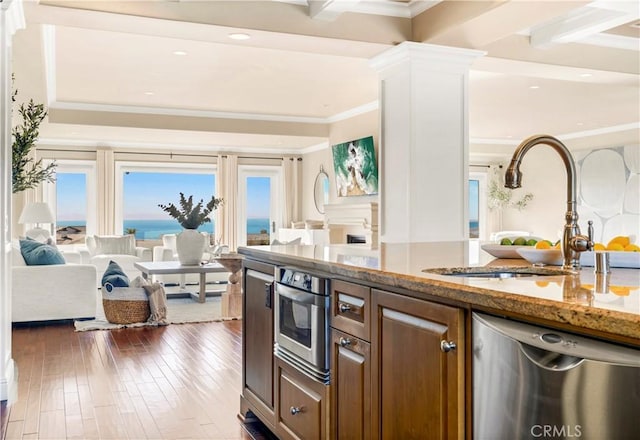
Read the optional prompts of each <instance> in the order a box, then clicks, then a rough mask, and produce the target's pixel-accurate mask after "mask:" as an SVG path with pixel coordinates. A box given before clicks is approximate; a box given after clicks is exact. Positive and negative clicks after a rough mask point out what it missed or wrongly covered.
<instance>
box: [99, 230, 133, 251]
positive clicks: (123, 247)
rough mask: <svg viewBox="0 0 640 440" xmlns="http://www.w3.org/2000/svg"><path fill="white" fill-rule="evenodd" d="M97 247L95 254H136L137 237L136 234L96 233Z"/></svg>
mask: <svg viewBox="0 0 640 440" xmlns="http://www.w3.org/2000/svg"><path fill="white" fill-rule="evenodd" d="M94 240H95V243H96V249H95V252H94V255H135V254H136V238H135V236H134V235H132V234H131V235H123V236H105V235H94Z"/></svg>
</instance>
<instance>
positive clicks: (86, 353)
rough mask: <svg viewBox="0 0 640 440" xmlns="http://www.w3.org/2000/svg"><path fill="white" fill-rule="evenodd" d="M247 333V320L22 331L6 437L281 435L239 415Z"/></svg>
mask: <svg viewBox="0 0 640 440" xmlns="http://www.w3.org/2000/svg"><path fill="white" fill-rule="evenodd" d="M241 330H242V321H226V322H214V323H205V324H183V325H170V326H167V327H160V328H148V327H147V328H134V329H122V330H112V331H88V332H75V331H74V328H73V324H70V323H67V324H59V325H46V326H30V327H18V328H14V329H13V347H12V350H13V359H14V360H15V362H16V364H17V368H18V390H17V400H16V401H15V402H9V405H8V407H7V408H4V407H3V408H2V419H5V421H6V426H5V423H2V425H0V426H3V427H4V431H5V432H4V433H3V434H4V438H5V439H7V440H9V439H51V440H57V439H117V440H121V439H212V440H213V439H269V438H272V437H271V435H270V434H269V432H268V431H266V430H265V429H264V427H263V426H262V425H261V424H260V423H259V422H258V423H252V424H248V425H244V424H242V423H241V422H240V421H239V419H238V418H237V414H238V409H239V395H240V390H241V380H242V364H241V352H242V350H241V345H242V339H241ZM7 413H8V415H7ZM0 438H2V436H0Z"/></svg>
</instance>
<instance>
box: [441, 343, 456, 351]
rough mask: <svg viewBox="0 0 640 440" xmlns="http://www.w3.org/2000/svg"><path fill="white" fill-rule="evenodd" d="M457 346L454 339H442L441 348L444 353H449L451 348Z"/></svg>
mask: <svg viewBox="0 0 640 440" xmlns="http://www.w3.org/2000/svg"><path fill="white" fill-rule="evenodd" d="M456 348H458V347H457V345H456V343H455V342H453V341H440V350H442V351H443V352H444V353H449V352H450V351H451V350H455V349H456Z"/></svg>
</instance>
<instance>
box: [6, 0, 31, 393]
mask: <svg viewBox="0 0 640 440" xmlns="http://www.w3.org/2000/svg"><path fill="white" fill-rule="evenodd" d="M24 26H25V22H24V13H23V10H22V0H3V1H2V2H1V3H0V167H1V170H2V172H0V176H2V178H0V246H1V249H0V400H7V399H8V398H9V396H10V395H11V394H12V391H13V389H14V387H13V385H14V383H13V382H14V365H13V359H12V358H11V38H12V36H13V34H14V33H15V31H16V30H18V29H22V28H24Z"/></svg>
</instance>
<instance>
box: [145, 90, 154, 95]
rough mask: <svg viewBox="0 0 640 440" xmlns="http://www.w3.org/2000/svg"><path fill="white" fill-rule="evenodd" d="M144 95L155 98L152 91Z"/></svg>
mask: <svg viewBox="0 0 640 440" xmlns="http://www.w3.org/2000/svg"><path fill="white" fill-rule="evenodd" d="M144 94H145V95H147V96H153V95H155V93H153V92H151V91H149V92H144Z"/></svg>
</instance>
